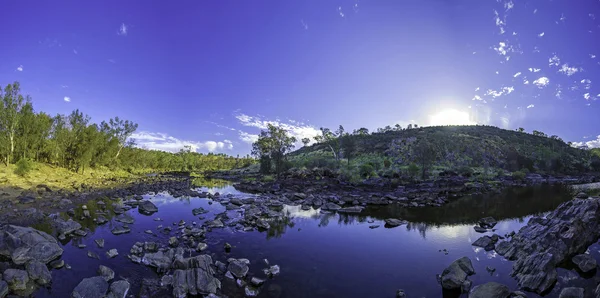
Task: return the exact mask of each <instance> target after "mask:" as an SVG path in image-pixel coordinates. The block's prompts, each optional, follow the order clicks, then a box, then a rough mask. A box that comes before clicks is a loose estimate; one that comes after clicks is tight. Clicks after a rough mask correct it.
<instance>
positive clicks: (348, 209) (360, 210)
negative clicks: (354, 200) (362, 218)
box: [338, 206, 364, 213]
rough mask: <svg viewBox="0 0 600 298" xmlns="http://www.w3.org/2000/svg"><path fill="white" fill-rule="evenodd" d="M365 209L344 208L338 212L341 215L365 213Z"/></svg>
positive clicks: (356, 207)
mask: <svg viewBox="0 0 600 298" xmlns="http://www.w3.org/2000/svg"><path fill="white" fill-rule="evenodd" d="M363 209H364V207H361V206H352V207H344V208H342V209H339V210H338V212H339V213H361V212H362V211H363Z"/></svg>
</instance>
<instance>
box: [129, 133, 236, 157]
mask: <svg viewBox="0 0 600 298" xmlns="http://www.w3.org/2000/svg"><path fill="white" fill-rule="evenodd" d="M129 139H130V140H133V141H135V145H136V147H139V148H145V149H149V150H159V151H166V152H179V150H181V149H184V148H185V147H189V148H190V149H191V150H192V151H193V152H199V151H202V150H205V151H208V152H217V151H219V152H223V151H226V150H232V149H233V143H232V142H231V141H230V140H223V141H204V142H197V141H185V140H180V139H178V138H175V137H173V136H169V135H167V134H165V133H160V132H147V131H141V132H136V133H134V134H133V135H131V137H130V138H129Z"/></svg>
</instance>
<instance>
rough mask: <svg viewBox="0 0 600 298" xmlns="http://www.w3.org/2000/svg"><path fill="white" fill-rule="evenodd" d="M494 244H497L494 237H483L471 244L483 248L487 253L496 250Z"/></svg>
mask: <svg viewBox="0 0 600 298" xmlns="http://www.w3.org/2000/svg"><path fill="white" fill-rule="evenodd" d="M494 243H496V241H494V240H493V239H492V237H490V236H483V237H481V238H479V239H477V240H475V242H473V244H471V245H473V246H479V247H483V248H484V249H485V250H486V251H490V250H494Z"/></svg>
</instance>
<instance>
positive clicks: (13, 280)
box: [4, 269, 29, 291]
mask: <svg viewBox="0 0 600 298" xmlns="http://www.w3.org/2000/svg"><path fill="white" fill-rule="evenodd" d="M4 280H5V281H6V282H7V283H8V287H9V288H10V289H11V290H13V291H19V290H20V291H23V290H26V289H27V282H29V275H27V271H25V270H19V269H6V270H4Z"/></svg>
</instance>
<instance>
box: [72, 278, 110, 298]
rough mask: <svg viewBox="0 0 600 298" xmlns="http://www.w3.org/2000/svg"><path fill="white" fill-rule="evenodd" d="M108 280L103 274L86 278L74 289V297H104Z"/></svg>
mask: <svg viewBox="0 0 600 298" xmlns="http://www.w3.org/2000/svg"><path fill="white" fill-rule="evenodd" d="M107 290H108V282H107V281H106V280H105V279H104V277H102V276H94V277H88V278H84V279H83V280H82V281H81V282H79V284H78V285H77V286H76V287H75V289H74V290H73V293H72V294H71V297H72V298H104V295H105V294H106V291H107Z"/></svg>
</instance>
